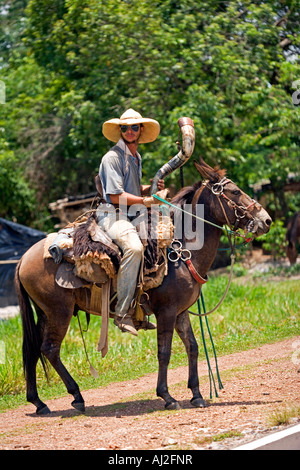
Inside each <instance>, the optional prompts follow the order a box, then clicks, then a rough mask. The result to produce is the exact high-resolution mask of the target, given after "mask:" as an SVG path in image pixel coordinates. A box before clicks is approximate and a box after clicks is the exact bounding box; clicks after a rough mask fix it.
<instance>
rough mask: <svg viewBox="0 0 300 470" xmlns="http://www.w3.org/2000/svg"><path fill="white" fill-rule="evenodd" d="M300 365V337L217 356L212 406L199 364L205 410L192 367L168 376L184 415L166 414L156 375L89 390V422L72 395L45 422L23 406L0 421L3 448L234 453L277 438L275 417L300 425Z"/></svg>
mask: <svg viewBox="0 0 300 470" xmlns="http://www.w3.org/2000/svg"><path fill="white" fill-rule="evenodd" d="M299 360H300V336H299V337H296V338H293V339H289V340H286V341H283V342H280V343H275V344H271V345H265V346H262V347H260V348H257V349H253V350H250V351H245V352H241V353H237V354H231V355H228V356H224V357H219V358H218V364H219V370H220V375H221V379H222V382H223V385H224V389H223V390H221V391H219V398H214V399H212V400H209V379H208V372H207V364H206V362H205V361H202V362H199V375H200V383H201V391H202V395H203V396H204V398H205V399H206V400H208V405H209V406H207V407H206V408H204V409H197V408H193V407H191V405H190V403H189V399H190V398H191V397H190V391H189V390H188V389H187V388H186V387H187V383H186V380H187V368H186V367H180V368H178V369H176V370H170V371H169V384H170V390H171V393H172V394H173V396H175V397H176V398H177V399H178V400H179V401H180V404H181V407H182V409H181V410H178V411H165V410H164V407H163V401H162V400H161V399H158V398H157V397H156V395H155V387H156V374H151V375H147V376H145V377H142V378H140V379H137V380H132V381H129V382H120V383H115V384H112V385H109V386H107V387H101V388H98V389H92V390H87V391H84V392H83V396H84V398H85V401H86V413H85V414H84V415H81V414H79V413H78V412H77V411H75V410H73V409H72V407H71V397H70V396H67V397H65V398H59V399H55V400H50V401H48V402H47V404H48V406H49V408H50V409H51V411H52V413H51V415H48V416H47V417H37V416H36V415H35V410H34V407H33V406H32V405H28V406H23V407H20V408H18V409H16V410H12V411H8V412H5V413H2V414H1V415H0V449H49V450H51V449H78V450H79V449H110V450H111V449H133V450H136V449H161V448H163V449H174V450H175V449H183V450H190V449H224V448H225V449H230V448H233V447H236V446H237V445H239V444H241V443H244V442H248V441H251V440H253V439H254V438H256V437H261V435H264V434H265V433H267V432H273V428H272V424H270V423H269V419H270V417H271V415H272V413H274V412H276V411H282V410H288V411H291V410H292V412H293V415H294V417H293V418H292V421H290V422H292V423H296V422H298V421H300V374H299V373H297V369H298V368H299ZM212 364H213V361H212ZM276 429H277V428H276Z"/></svg>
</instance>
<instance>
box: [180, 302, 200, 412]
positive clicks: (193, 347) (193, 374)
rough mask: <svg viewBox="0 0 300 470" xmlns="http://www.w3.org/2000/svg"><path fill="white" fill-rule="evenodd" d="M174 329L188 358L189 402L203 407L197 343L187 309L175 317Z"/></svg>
mask: <svg viewBox="0 0 300 470" xmlns="http://www.w3.org/2000/svg"><path fill="white" fill-rule="evenodd" d="M175 329H176V331H177V333H178V335H179V337H180V338H181V340H182V342H183V344H184V346H185V349H186V352H187V355H188V360H189V381H188V388H190V389H191V391H192V394H193V398H192V399H191V404H192V405H193V406H195V407H198V408H201V407H205V406H206V405H205V402H204V400H203V397H202V395H201V393H200V390H199V377H198V345H197V341H196V338H195V336H194V333H193V330H192V326H191V322H190V317H189V313H188V311H187V310H186V311H184V312H182V313H181V314H180V315H178V317H177V318H176V324H175Z"/></svg>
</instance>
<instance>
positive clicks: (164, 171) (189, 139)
mask: <svg viewBox="0 0 300 470" xmlns="http://www.w3.org/2000/svg"><path fill="white" fill-rule="evenodd" d="M177 122H178V126H179V128H180V131H181V135H182V148H181V149H180V151H179V153H178V154H177V155H175V157H173V158H171V160H170V161H169V162H167V163H165V164H164V165H163V166H162V167H161V168H160V169H159V170H158V172H157V173H156V175H155V176H154V178H153V180H152V185H151V188H150V194H155V193H156V192H157V190H158V187H157V183H158V180H160V179H164V178H165V177H166V176H168V175H169V174H170V173H172V172H173V171H174V170H176V169H177V168H180V167H181V166H182V165H184V164H185V163H186V162H187V161H188V159H189V158H190V157H191V155H192V153H193V150H194V146H195V130H194V122H193V120H192V119H191V118H188V117H182V118H180V119H178V121H177Z"/></svg>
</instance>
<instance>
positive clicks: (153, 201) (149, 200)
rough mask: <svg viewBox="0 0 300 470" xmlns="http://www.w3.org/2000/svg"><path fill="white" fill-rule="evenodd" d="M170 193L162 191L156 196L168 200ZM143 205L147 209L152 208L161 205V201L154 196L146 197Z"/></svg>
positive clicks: (165, 190)
mask: <svg viewBox="0 0 300 470" xmlns="http://www.w3.org/2000/svg"><path fill="white" fill-rule="evenodd" d="M168 192H169V190H168V189H162V190H160V191H157V193H156V194H157V196H159V197H161V198H162V199H166V197H167V194H168ZM143 204H144V206H146V207H151V206H152V204H161V201H159V200H158V199H156V198H155V197H153V196H146V197H144V198H143Z"/></svg>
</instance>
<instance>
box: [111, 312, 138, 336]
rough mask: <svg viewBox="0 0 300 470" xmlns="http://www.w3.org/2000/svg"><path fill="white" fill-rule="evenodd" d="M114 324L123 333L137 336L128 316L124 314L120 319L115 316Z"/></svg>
mask: <svg viewBox="0 0 300 470" xmlns="http://www.w3.org/2000/svg"><path fill="white" fill-rule="evenodd" d="M114 324H115V325H116V326H117V327H118V328H120V330H121V331H122V332H123V333H130V334H132V335H134V336H137V335H138V332H137V330H136V329H135V326H134V324H133V320H132V318H131V316H130V315H128V314H125V315H123V316H122V317H121V316H119V315H115V319H114Z"/></svg>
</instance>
